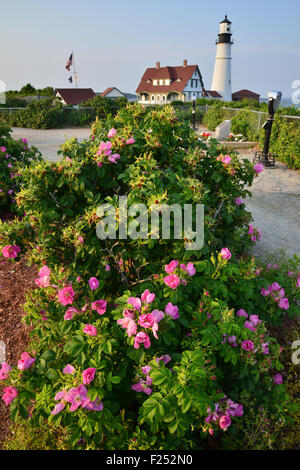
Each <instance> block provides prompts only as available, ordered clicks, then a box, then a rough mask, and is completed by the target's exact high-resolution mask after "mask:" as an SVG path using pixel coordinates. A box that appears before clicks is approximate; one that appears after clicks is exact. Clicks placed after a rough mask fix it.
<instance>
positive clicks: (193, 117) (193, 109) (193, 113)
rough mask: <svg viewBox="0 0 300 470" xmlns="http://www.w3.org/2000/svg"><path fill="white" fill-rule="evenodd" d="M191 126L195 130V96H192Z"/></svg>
mask: <svg viewBox="0 0 300 470" xmlns="http://www.w3.org/2000/svg"><path fill="white" fill-rule="evenodd" d="M192 106H193V108H192V126H193V129H194V130H196V101H195V95H193V101H192Z"/></svg>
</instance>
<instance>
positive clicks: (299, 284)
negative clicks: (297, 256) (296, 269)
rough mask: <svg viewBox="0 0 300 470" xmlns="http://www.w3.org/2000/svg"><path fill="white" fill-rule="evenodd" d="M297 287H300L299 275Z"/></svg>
mask: <svg viewBox="0 0 300 470" xmlns="http://www.w3.org/2000/svg"><path fill="white" fill-rule="evenodd" d="M296 287H300V276H299V277H298V279H297V282H296Z"/></svg>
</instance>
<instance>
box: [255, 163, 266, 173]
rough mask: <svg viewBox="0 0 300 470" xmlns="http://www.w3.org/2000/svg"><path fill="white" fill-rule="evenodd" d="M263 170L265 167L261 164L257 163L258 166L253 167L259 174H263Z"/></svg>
mask: <svg viewBox="0 0 300 470" xmlns="http://www.w3.org/2000/svg"><path fill="white" fill-rule="evenodd" d="M263 169H264V166H263V165H262V164H261V163H256V164H255V165H254V167H253V170H254V171H255V172H256V173H257V174H259V173H261V172H262V171H263Z"/></svg>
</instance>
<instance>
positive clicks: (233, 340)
mask: <svg viewBox="0 0 300 470" xmlns="http://www.w3.org/2000/svg"><path fill="white" fill-rule="evenodd" d="M62 156H63V157H64V158H63V159H62V160H60V161H59V162H57V163H52V162H51V163H49V162H40V163H38V164H35V165H34V166H31V167H30V168H24V169H22V171H21V175H22V179H23V181H24V184H23V186H22V189H21V190H20V191H19V193H18V194H17V196H16V200H17V204H18V206H19V208H20V210H22V211H24V212H25V213H26V215H25V216H24V218H23V219H22V220H16V221H14V222H11V223H6V224H2V225H1V239H0V240H1V246H0V247H1V249H2V251H3V250H4V253H12V252H13V250H15V251H17V254H18V255H19V249H18V250H16V249H14V248H13V247H15V246H18V247H21V250H22V252H25V251H26V252H27V256H28V257H29V258H30V259H31V260H32V261H34V262H36V263H37V264H38V267H39V273H38V276H37V278H36V285H37V287H36V289H35V290H33V291H31V292H29V293H28V294H27V301H26V304H25V311H26V317H25V318H24V321H26V322H27V323H28V324H29V325H31V326H32V332H31V342H30V344H29V346H28V350H27V351H24V353H23V354H22V356H21V357H20V360H19V362H18V364H17V366H15V367H13V366H12V364H5V365H4V366H3V365H2V370H1V371H0V379H1V383H2V384H4V387H5V390H4V399H5V403H7V406H9V407H10V411H11V417H12V419H13V420H14V421H16V422H17V423H19V422H21V420H23V419H25V420H29V423H30V427H31V428H35V427H36V428H38V427H43V426H44V425H45V423H46V422H48V423H50V424H51V426H54V428H56V429H63V430H64V432H63V433H62V434H63V435H64V436H65V440H64V444H65V445H67V447H68V448H74V449H77V448H85V449H149V448H150V449H190V448H197V449H203V448H207V447H208V446H209V445H210V444H209V443H211V442H214V443H215V444H213V445H215V446H218V447H219V448H220V447H222V442H227V437H226V438H225V439H224V437H225V436H228V435H229V436H233V440H234V436H237V435H238V433H239V432H243V433H244V435H246V434H247V429H248V428H247V426H248V424H247V423H248V421H249V416H250V415H251V413H252V412H253V408H252V406H253V403H255V405H254V407H255V409H256V411H257V413H258V409H259V407H262V406H263V407H264V409H267V410H268V413H269V414H271V415H272V416H274V417H276V419H278V420H280V422H281V423H282V426H283V425H284V423H285V411H284V410H285V409H287V408H288V407H289V406H290V404H289V396H288V394H287V392H286V388H285V377H284V370H283V365H282V364H281V361H280V353H281V347H280V345H279V344H278V342H277V341H276V339H275V338H273V337H272V335H271V334H270V329H269V328H270V325H274V324H278V323H280V322H282V321H283V319H284V318H285V317H286V316H287V315H289V316H291V317H292V316H296V315H299V307H298V305H297V302H298V301H299V291H300V289H299V285H300V281H299V278H300V272H299V259H296V258H295V261H294V262H291V263H290V265H289V266H288V267H287V268H286V269H284V270H283V269H277V268H276V267H274V265H273V264H272V265H271V266H269V265H264V264H262V263H261V264H259V263H258V262H257V261H256V260H255V259H254V258H253V259H252V258H250V257H249V256H245V255H243V253H244V252H245V250H246V249H248V248H249V247H251V246H252V245H253V244H254V243H255V242H256V240H257V239H258V238H259V237H260V236H261V235H260V231H259V229H256V228H254V227H252V226H251V225H249V222H251V215H250V214H249V213H248V212H247V211H246V210H245V204H244V201H243V199H242V198H243V197H245V196H246V195H247V194H248V193H249V192H248V190H247V189H246V184H248V185H251V183H252V181H253V178H254V177H255V175H256V171H255V169H254V168H253V165H251V164H250V163H249V162H248V161H247V160H245V161H242V162H239V160H238V159H237V157H236V155H235V154H234V153H233V154H231V155H226V154H223V153H222V148H221V147H220V146H218V144H217V142H216V141H215V140H214V139H210V140H209V142H208V143H207V144H206V143H204V142H203V141H202V140H199V139H198V138H197V137H196V136H195V134H194V133H193V132H192V131H191V130H190V128H189V127H188V125H186V124H182V123H180V122H179V121H178V120H177V118H176V116H175V115H174V112H173V110H172V108H167V107H166V108H163V109H160V110H157V109H156V110H146V109H143V107H141V106H135V105H134V106H129V107H127V108H124V109H122V110H120V111H119V113H118V114H117V115H116V116H115V117H114V118H109V119H108V120H106V121H98V122H96V123H95V124H94V126H93V129H92V135H91V137H90V139H88V140H86V141H84V142H80V143H79V142H77V141H74V140H73V141H70V142H69V143H67V144H66V145H65V146H64V148H63V150H62ZM118 195H126V196H127V198H128V205H130V204H133V203H137V202H138V203H141V202H142V203H144V204H145V205H146V206H147V207H149V206H150V205H151V204H153V203H155V204H163V203H166V204H169V205H172V204H175V203H177V204H179V205H180V206H183V205H184V204H196V203H202V204H204V205H205V217H204V230H205V232H204V233H205V243H204V246H203V248H202V249H201V250H186V249H185V242H187V240H183V239H176V240H172V239H170V240H165V239H157V238H150V237H149V238H148V239H146V240H141V239H137V240H134V239H127V240H126V239H108V238H107V239H106V240H100V239H99V238H97V236H96V225H97V223H99V220H100V215H98V214H99V212H98V211H97V207H98V206H99V205H100V204H101V203H103V202H109V203H111V204H112V206H114V207H115V208H116V220H118V217H119V212H118V199H117V196H118ZM130 217H131V216H129V221H131V220H132V217H131V218H130ZM9 246H11V247H12V248H9ZM250 404H251V407H250ZM274 419H275V418H274ZM245 429H246V430H245ZM230 442H231V443H230V446H232V445H233V444H232V441H230ZM225 447H226V445H225Z"/></svg>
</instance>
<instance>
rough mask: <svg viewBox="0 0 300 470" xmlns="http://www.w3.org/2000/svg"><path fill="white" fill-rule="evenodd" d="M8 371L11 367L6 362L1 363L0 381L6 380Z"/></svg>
mask: <svg viewBox="0 0 300 470" xmlns="http://www.w3.org/2000/svg"><path fill="white" fill-rule="evenodd" d="M10 371H11V367H10V366H9V365H8V364H7V363H6V362H3V364H2V366H1V369H0V380H6V379H8V377H9V372H10Z"/></svg>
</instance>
